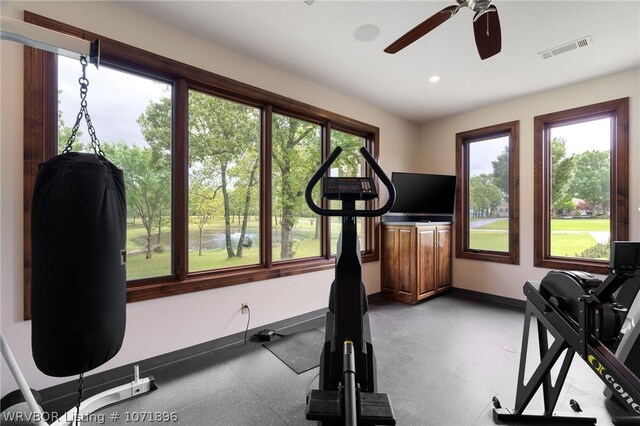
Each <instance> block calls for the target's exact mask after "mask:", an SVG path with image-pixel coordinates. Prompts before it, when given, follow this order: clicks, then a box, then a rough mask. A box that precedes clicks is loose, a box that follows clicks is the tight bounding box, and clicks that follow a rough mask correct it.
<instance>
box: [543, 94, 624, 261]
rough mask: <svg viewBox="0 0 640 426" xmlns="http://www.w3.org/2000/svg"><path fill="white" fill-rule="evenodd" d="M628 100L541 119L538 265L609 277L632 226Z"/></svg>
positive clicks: (610, 102) (564, 112) (560, 113)
mask: <svg viewBox="0 0 640 426" xmlns="http://www.w3.org/2000/svg"><path fill="white" fill-rule="evenodd" d="M628 122H629V100H628V98H625V99H618V100H614V101H609V102H603V103H599V104H594V105H589V106H586V107H581V108H575V109H571V110H566V111H560V112H556V113H552V114H547V115H542V116H538V117H535V120H534V125H535V141H534V143H535V155H534V161H535V167H534V170H535V176H534V179H535V187H534V191H535V203H536V205H537V206H540V208H537V209H535V214H534V220H535V229H534V232H535V238H534V244H535V260H534V263H535V266H542V267H547V268H554V269H581V270H585V271H589V272H594V273H607V271H608V268H607V266H608V262H609V254H610V245H611V242H612V241H616V240H627V239H628V234H629V229H628V223H629V213H628V211H629V206H628V193H629V189H628V188H629V165H628V164H629V163H628V153H629V140H628V137H629V136H628Z"/></svg>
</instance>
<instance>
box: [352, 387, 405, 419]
mask: <svg viewBox="0 0 640 426" xmlns="http://www.w3.org/2000/svg"><path fill="white" fill-rule="evenodd" d="M360 422H361V423H362V424H364V425H367V424H371V425H395V424H396V419H395V416H394V415H393V407H392V406H391V401H390V400H389V395H387V394H386V393H371V392H360Z"/></svg>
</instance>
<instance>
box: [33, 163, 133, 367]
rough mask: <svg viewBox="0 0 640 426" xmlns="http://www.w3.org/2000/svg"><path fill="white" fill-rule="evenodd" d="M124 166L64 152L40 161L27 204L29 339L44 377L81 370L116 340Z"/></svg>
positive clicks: (120, 318)
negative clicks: (31, 202)
mask: <svg viewBox="0 0 640 426" xmlns="http://www.w3.org/2000/svg"><path fill="white" fill-rule="evenodd" d="M126 217H127V214H126V203H125V189H124V181H123V175H122V170H120V169H118V168H117V167H116V166H114V165H113V164H112V163H110V162H109V161H108V160H106V159H105V158H104V157H102V156H99V155H96V154H86V153H78V152H69V153H64V154H61V155H58V156H55V157H53V158H52V159H50V160H49V161H47V162H45V163H42V164H40V166H39V170H38V175H37V177H36V183H35V189H34V194H33V204H32V210H31V250H32V251H31V261H32V264H31V271H32V281H31V314H32V326H31V327H32V328H31V343H32V350H33V358H34V360H35V362H36V365H37V367H38V368H39V369H40V371H42V372H43V373H45V374H47V375H50V376H57V377H61V376H71V375H77V374H80V373H84V372H86V371H89V370H91V369H93V368H96V367H98V366H100V365H102V364H103V363H105V362H107V361H108V360H110V359H111V358H112V357H113V356H114V355H115V354H116V353H118V351H119V350H120V347H121V346H122V341H123V339H124V331H125V318H126V273H125V260H126V253H125V244H126Z"/></svg>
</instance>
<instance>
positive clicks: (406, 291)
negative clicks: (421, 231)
mask: <svg viewBox="0 0 640 426" xmlns="http://www.w3.org/2000/svg"><path fill="white" fill-rule="evenodd" d="M414 232H415V230H414V228H398V260H397V262H398V263H397V265H396V266H397V269H396V270H397V272H398V286H397V288H396V289H397V290H398V293H400V295H401V296H403V297H405V298H407V300H411V299H413V297H412V294H413V295H415V289H414V284H413V282H414V281H413V280H414V274H413V262H414V260H413V253H414V250H415V246H414V243H413V241H414V235H415V234H414ZM403 300H404V299H403Z"/></svg>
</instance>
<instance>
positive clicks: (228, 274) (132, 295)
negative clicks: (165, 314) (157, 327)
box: [24, 11, 380, 319]
mask: <svg viewBox="0 0 640 426" xmlns="http://www.w3.org/2000/svg"><path fill="white" fill-rule="evenodd" d="M24 20H25V21H26V22H29V23H32V24H35V25H39V26H42V27H45V28H48V29H52V30H55V31H58V32H61V33H65V34H69V35H73V36H76V37H79V38H83V39H86V40H96V39H98V38H100V46H101V58H100V62H101V64H103V65H106V66H109V67H111V68H114V69H117V70H124V71H128V72H133V73H135V74H138V75H142V76H148V77H150V78H153V79H157V80H161V81H165V82H167V83H169V84H172V85H173V92H172V96H173V102H172V104H173V114H172V115H173V118H172V120H173V129H172V132H173V142H172V144H173V161H172V194H173V198H172V211H173V213H172V214H173V218H172V231H171V232H172V233H173V241H174V248H175V250H172V252H173V255H172V256H173V260H172V262H173V265H172V271H173V273H172V274H171V275H170V276H164V277H153V278H145V279H139V280H133V281H129V282H128V283H127V301H128V302H134V301H141V300H148V299H153V298H158V297H165V296H171V295H177V294H183V293H188V292H192V291H199V290H206V289H212V288H218V287H224V286H229V285H236V284H242V283H248V282H255V281H262V280H267V279H271V278H280V277H283V276H289V275H296V274H302V273H307V272H314V271H320V270H325V269H330V268H333V267H334V256H332V255H331V254H330V250H329V241H330V239H329V231H328V226H327V224H328V221H327V218H322V221H323V222H322V223H323V225H322V227H323V228H322V229H323V231H322V232H323V236H322V255H321V256H318V257H314V258H304V259H291V260H289V261H279V262H273V260H272V254H271V232H270V228H268V227H269V226H270V223H271V220H265V218H267V217H268V216H270V215H271V201H270V200H271V116H272V114H273V113H279V114H286V115H290V116H293V117H296V118H300V119H303V120H307V121H310V122H314V123H318V124H320V125H321V126H322V138H321V139H322V141H321V144H322V146H321V153H322V159H324V158H326V157H327V156H328V155H329V152H328V149H329V148H328V147H329V146H330V143H331V141H330V134H331V128H335V129H340V130H342V131H346V132H349V133H352V134H354V135H358V136H361V137H363V138H364V139H365V146H366V147H367V149H368V150H369V152H370V153H371V155H372V156H373V157H374V158H376V159H377V158H378V153H379V139H380V131H379V128H378V127H375V126H372V125H370V124H367V123H364V122H361V121H358V120H354V119H352V118H349V117H346V116H343V115H340V114H336V113H333V112H331V111H327V110H324V109H321V108H318V107H315V106H312V105H309V104H306V103H303V102H300V101H297V100H294V99H290V98H287V97H285V96H282V95H278V94H275V93H272V92H269V91H267V90H263V89H260V88H257V87H254V86H251V85H248V84H245V83H242V82H238V81H235V80H232V79H230V78H227V77H224V76H220V75H217V74H214V73H212V72H209V71H205V70H202V69H199V68H196V67H194V66H190V65H187V64H184V63H180V62H178V61H174V60H172V59H168V58H165V57H162V56H159V55H156V54H153V53H150V52H147V51H144V50H141V49H139V48H136V47H133V46H130V45H127V44H124V43H121V42H118V41H116V40H112V39H109V38H106V37H101V36H98V35H97V34H95V33H91V32H88V31H85V30H82V29H79V28H77V27H73V26H70V25H67V24H65V23H62V22H59V21H55V20H52V19H50V18H47V17H44V16H40V15H37V14H34V13H31V12H28V11H25V13H24ZM190 89H196V90H204V91H206V92H207V93H209V94H212V95H214V96H220V97H224V98H227V99H230V100H234V101H237V102H242V103H245V104H247V105H252V106H257V107H259V108H261V111H262V112H261V121H262V123H261V165H260V168H261V172H260V173H261V175H260V185H261V187H260V191H261V200H260V207H261V209H260V211H261V213H260V214H261V225H260V226H261V232H262V235H263V236H264V238H262V239H261V240H262V242H261V247H260V250H261V263H260V264H258V265H250V266H240V267H235V268H229V269H220V270H213V271H202V272H201V271H198V272H193V273H187V270H188V269H187V267H188V265H187V244H186V239H187V225H186V219H187V215H188V212H187V199H186V198H187V173H188V170H187V166H186V160H187V155H188V153H187V145H188V144H187V142H188V128H187V123H188V105H187V102H188V101H187V99H188V96H187V95H188V91H189V90H190ZM57 99H58V98H57V62H56V55H55V54H53V53H49V52H45V51H42V50H39V49H35V48H31V47H25V49H24V316H25V319H29V318H30V317H31V225H30V221H31V199H32V196H33V187H34V183H35V178H36V174H37V170H38V164H40V163H41V162H43V161H46V160H47V159H49V158H51V157H52V156H54V155H55V154H56V153H57V152H56V146H55V142H56V140H57ZM379 223H380V219H379V218H369V219H368V220H367V226H366V230H367V234H366V241H367V244H368V246H367V249H366V251H364V252H363V254H362V261H363V262H373V261H378V260H379V258H380V248H379V245H380V243H379V241H380V237H379V232H378V231H379Z"/></svg>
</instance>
